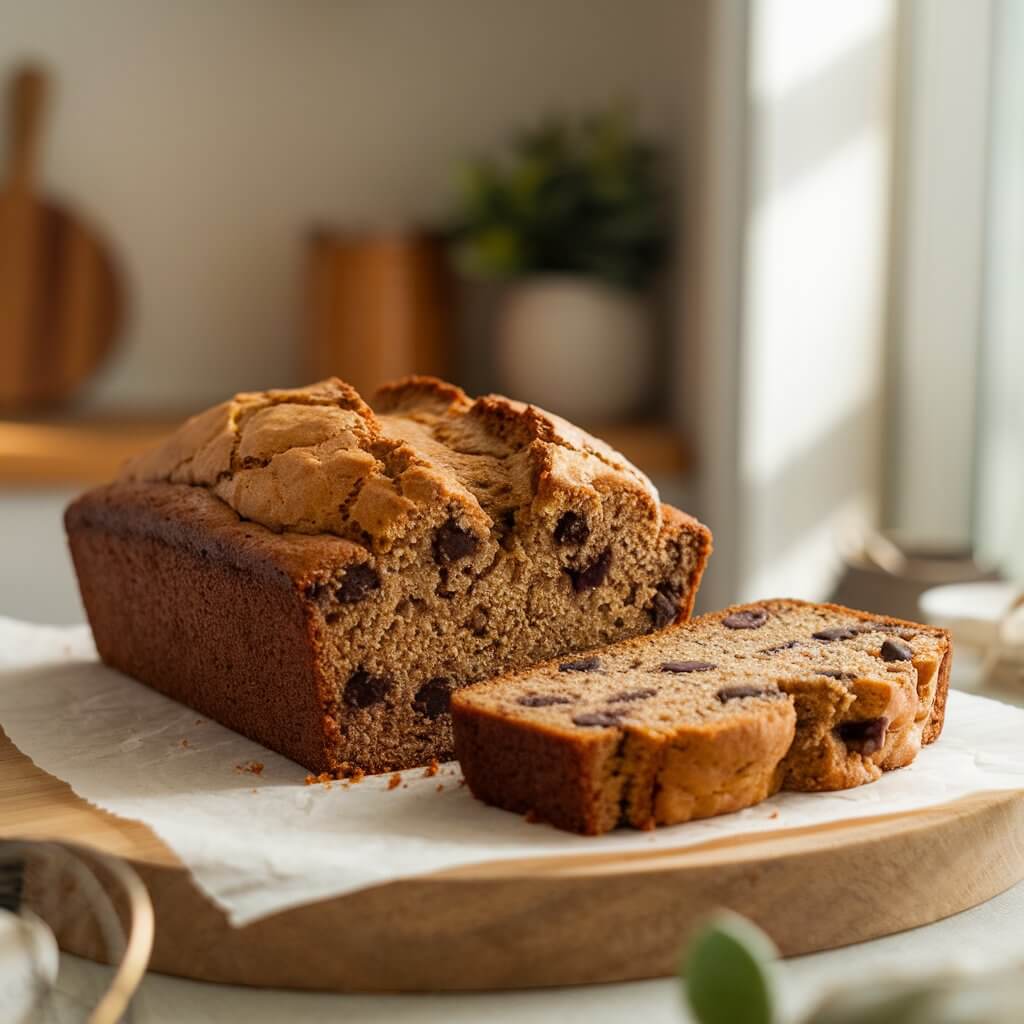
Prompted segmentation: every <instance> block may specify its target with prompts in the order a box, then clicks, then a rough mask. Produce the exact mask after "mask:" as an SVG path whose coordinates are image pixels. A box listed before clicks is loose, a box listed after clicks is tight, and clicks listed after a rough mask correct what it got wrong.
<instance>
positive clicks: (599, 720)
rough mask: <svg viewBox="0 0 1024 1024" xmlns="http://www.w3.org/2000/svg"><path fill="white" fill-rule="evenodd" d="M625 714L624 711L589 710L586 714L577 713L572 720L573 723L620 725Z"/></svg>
mask: <svg viewBox="0 0 1024 1024" xmlns="http://www.w3.org/2000/svg"><path fill="white" fill-rule="evenodd" d="M624 714H625V712H624V711H588V712H587V713H586V714H584V715H577V716H576V717H575V718H574V719H573V720H572V721H573V725H618V724H619V719H620V718H621V717H622V716H623V715H624Z"/></svg>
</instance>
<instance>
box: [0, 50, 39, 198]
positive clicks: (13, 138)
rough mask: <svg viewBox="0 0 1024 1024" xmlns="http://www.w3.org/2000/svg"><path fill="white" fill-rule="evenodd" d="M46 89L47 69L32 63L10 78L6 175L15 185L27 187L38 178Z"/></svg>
mask: <svg viewBox="0 0 1024 1024" xmlns="http://www.w3.org/2000/svg"><path fill="white" fill-rule="evenodd" d="M46 90H47V79H46V73H45V72H44V71H43V70H42V69H41V68H39V67H35V66H32V65H28V66H26V67H23V68H21V69H20V70H19V71H17V72H16V73H15V75H14V78H13V79H12V81H11V93H10V121H9V128H8V131H9V140H8V152H9V153H10V154H11V157H10V164H9V166H8V171H7V179H8V181H9V182H10V183H11V185H13V186H16V187H20V188H24V189H28V188H29V187H31V185H32V184H33V182H34V180H35V174H36V156H37V152H38V149H39V135H40V130H41V128H42V122H43V106H44V104H45V103H46Z"/></svg>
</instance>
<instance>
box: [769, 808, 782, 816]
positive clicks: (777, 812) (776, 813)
mask: <svg viewBox="0 0 1024 1024" xmlns="http://www.w3.org/2000/svg"><path fill="white" fill-rule="evenodd" d="M778 816H779V809H778V807H773V808H772V811H771V814H769V815H768V817H769V818H777V817H778Z"/></svg>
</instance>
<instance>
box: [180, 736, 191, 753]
mask: <svg viewBox="0 0 1024 1024" xmlns="http://www.w3.org/2000/svg"><path fill="white" fill-rule="evenodd" d="M178 746H179V747H181V749H182V750H188V748H189V742H188V737H187V736H182V737H181V739H180V740H178Z"/></svg>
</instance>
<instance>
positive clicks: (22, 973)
mask: <svg viewBox="0 0 1024 1024" xmlns="http://www.w3.org/2000/svg"><path fill="white" fill-rule="evenodd" d="M58 964H59V952H58V950H57V941H56V939H54V937H53V932H52V931H50V929H49V927H48V926H47V925H46V923H45V922H44V921H42V920H41V919H40V918H39V917H38V916H37V915H35V914H33V913H32V912H31V911H30V910H22V911H21V913H20V914H14V913H11V912H10V911H9V910H0V1019H2V1020H5V1021H11V1022H12V1024H13V1022H18V1024H22V1022H28V1021H31V1020H33V1019H34V1014H35V1013H36V1012H37V1011H38V1010H39V1009H40V1007H41V1006H42V1005H43V1004H45V1002H46V1000H47V999H48V997H49V993H50V991H51V990H52V988H53V986H54V985H55V984H56V983H57V970H58Z"/></svg>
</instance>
